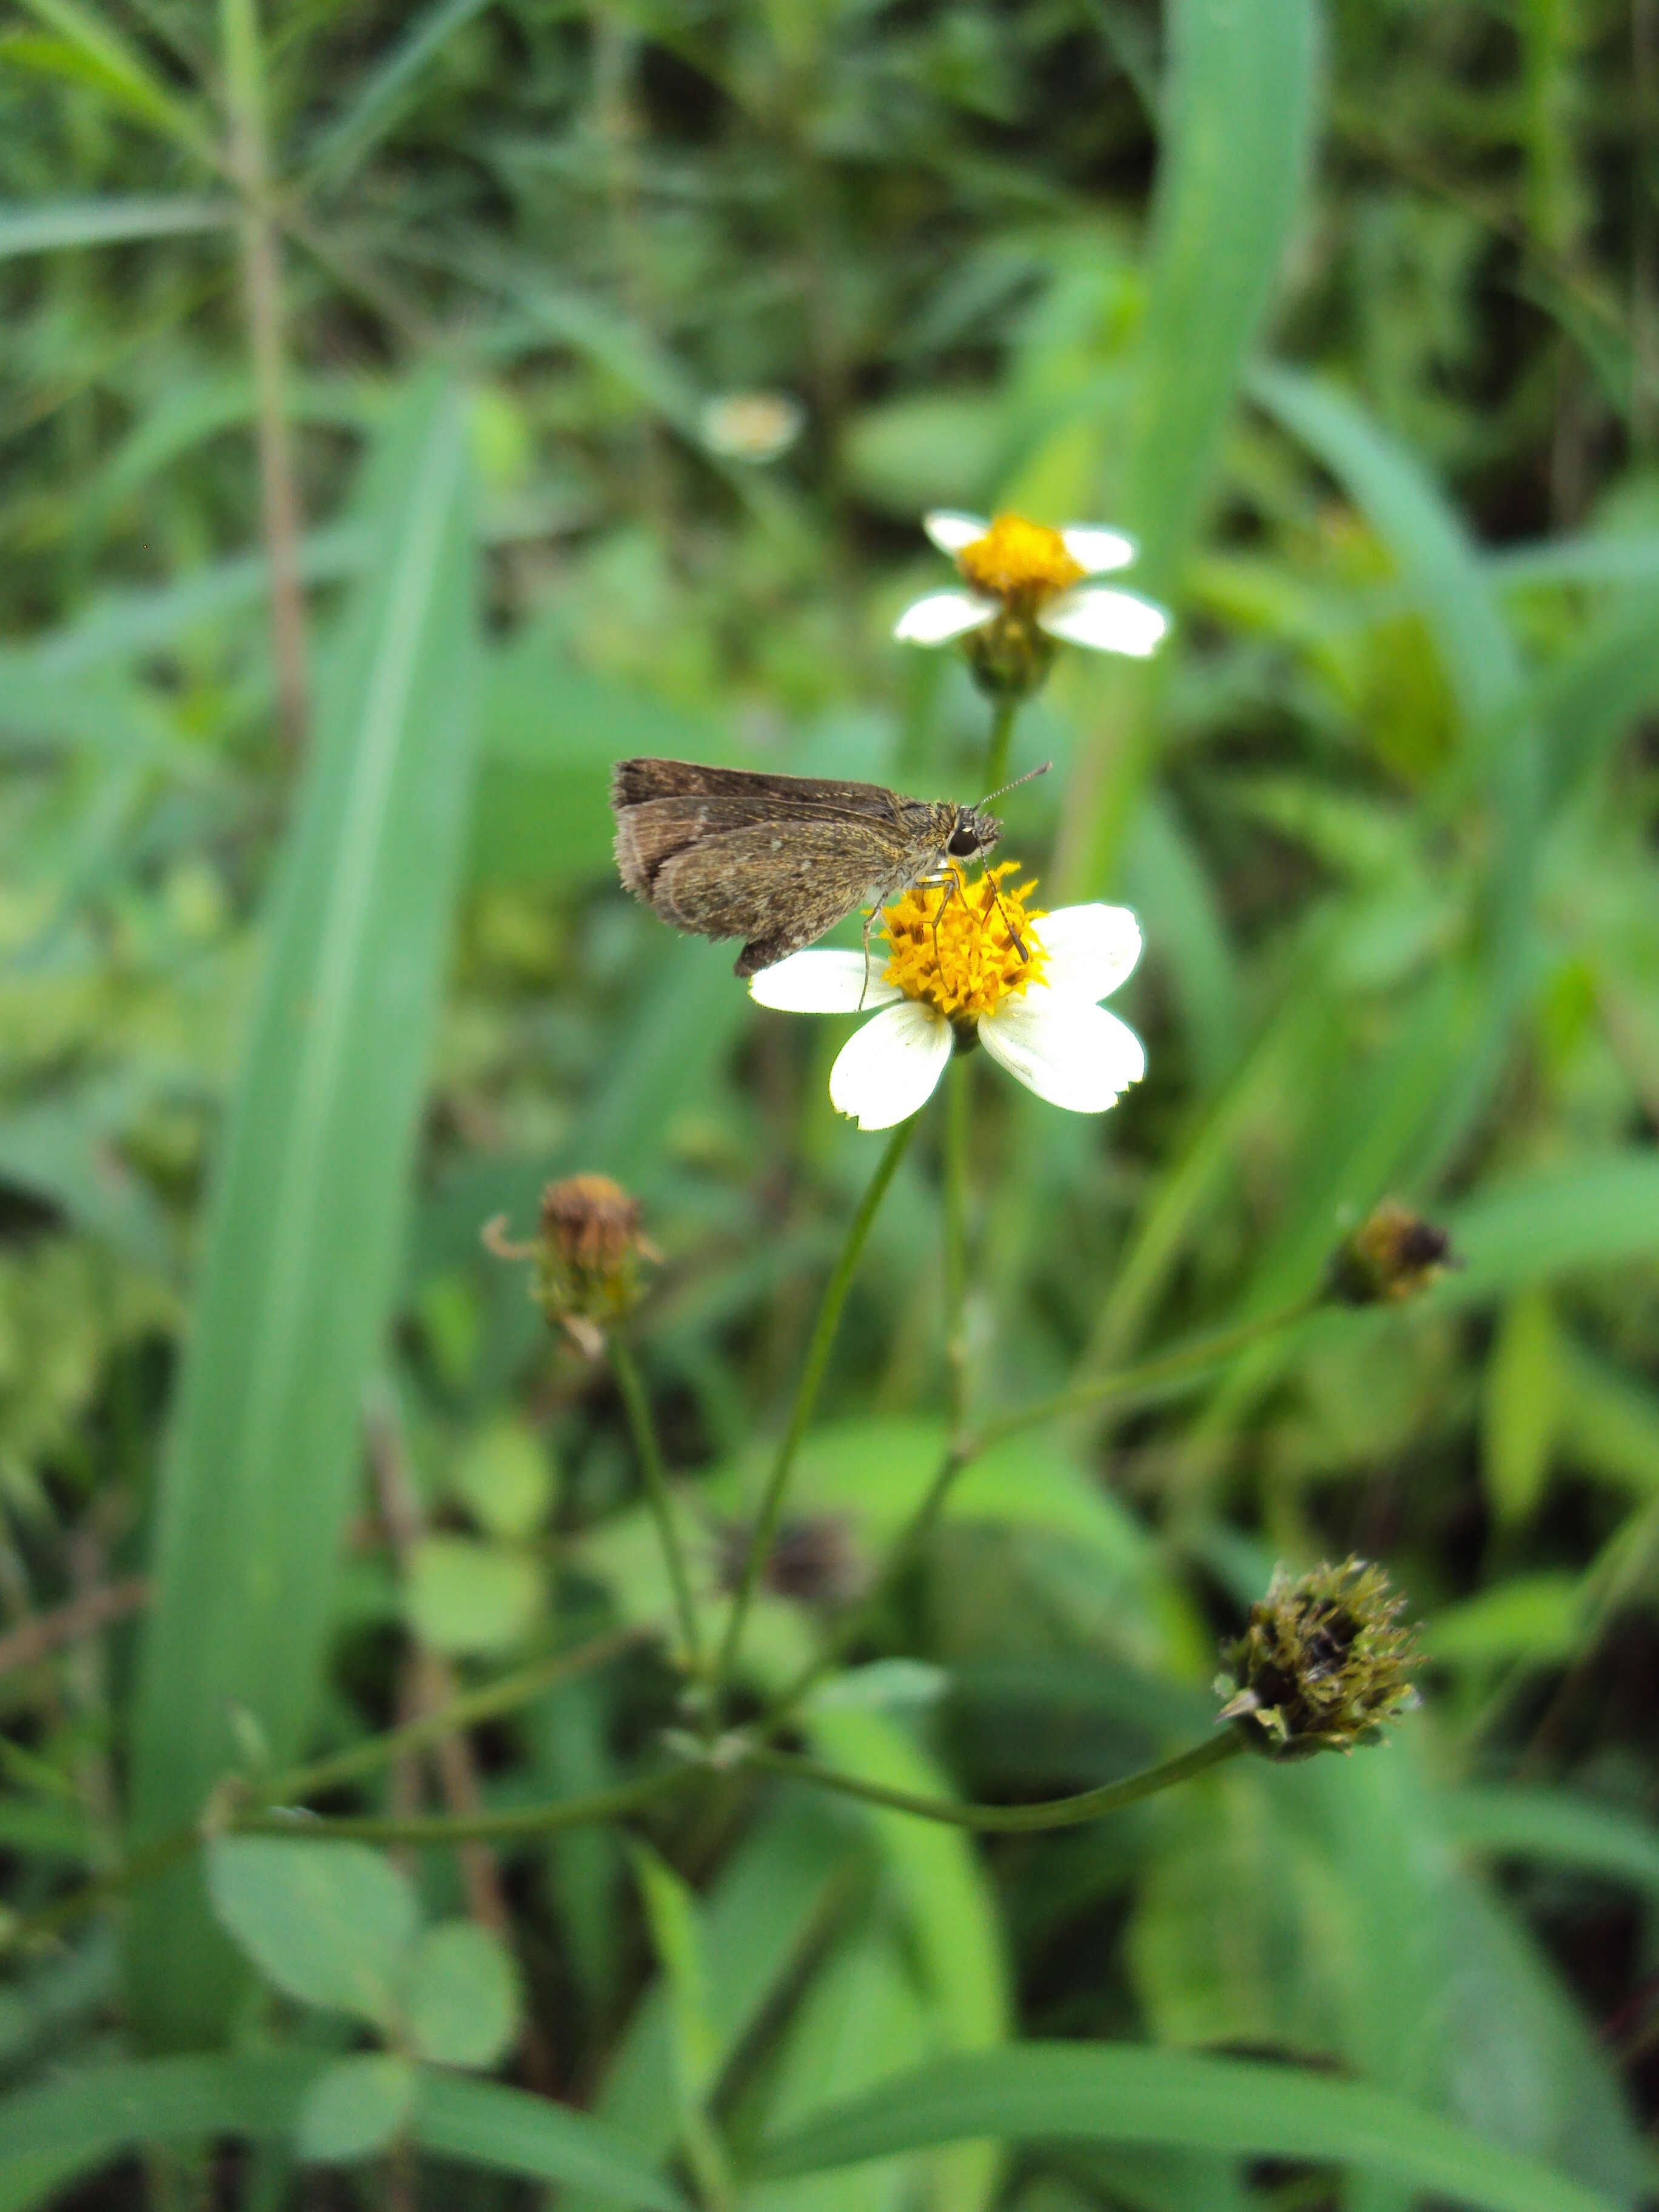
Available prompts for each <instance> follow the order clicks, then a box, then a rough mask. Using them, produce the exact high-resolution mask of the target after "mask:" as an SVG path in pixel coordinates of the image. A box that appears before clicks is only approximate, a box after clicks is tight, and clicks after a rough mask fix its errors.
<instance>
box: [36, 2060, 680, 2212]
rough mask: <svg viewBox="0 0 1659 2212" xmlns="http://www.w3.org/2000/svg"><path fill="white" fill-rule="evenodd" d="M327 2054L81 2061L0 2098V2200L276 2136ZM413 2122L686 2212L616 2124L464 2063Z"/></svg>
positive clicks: (607, 2191) (529, 2173)
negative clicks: (142, 2160)
mask: <svg viewBox="0 0 1659 2212" xmlns="http://www.w3.org/2000/svg"><path fill="white" fill-rule="evenodd" d="M325 2065H326V2061H320V2060H319V2059H318V2058H317V2057H314V2056H313V2055H311V2054H310V2053H304V2054H302V2053H301V2052H298V2051H266V2052H262V2053H260V2054H259V2055H258V2057H207V2058H200V2057H191V2058H152V2059H143V2060H138V2061H137V2062H127V2061H123V2062H120V2063H116V2064H113V2065H108V2066H99V2067H93V2068H88V2069H87V2070H86V2071H85V2072H83V2073H80V2074H75V2075H68V2076H66V2077H65V2078H64V2079H63V2080H61V2081H52V2082H49V2083H48V2084H47V2085H46V2087H43V2088H37V2089H24V2090H20V2091H18V2092H16V2093H14V2094H13V2095H12V2096H10V2097H9V2098H7V2099H5V2100H3V2101H0V2199H3V2201H5V2202H6V2203H9V2204H10V2205H11V2207H12V2208H13V2212H27V2208H28V2207H29V2206H30V2205H32V2204H33V2203H41V2204H42V2205H44V2204H45V2203H46V2196H45V2195H44V2194H43V2195H42V2196H40V2197H30V2196H29V2195H28V2194H27V2190H28V2189H29V2188H30V2187H32V2186H33V2185H36V2184H37V2183H38V2184H39V2185H40V2186H41V2188H42V2189H43V2191H49V2190H52V2189H54V2188H57V2187H61V2186H62V2185H64V2183H66V2182H68V2181H70V2180H72V2179H75V2178H76V2176H77V2175H82V2174H90V2173H95V2172H97V2171H98V2169H99V2168H100V2166H103V2165H105V2164H106V2163H107V2161H108V2160H111V2159H112V2158H115V2157H117V2156H118V2155H119V2154H121V2153H122V2152H124V2151H127V2150H131V2149H137V2148H142V2147H143V2146H144V2145H146V2144H149V2143H197V2142H213V2141H216V2140H218V2139H221V2138H224V2137H235V2136H246V2137H250V2138H252V2139H253V2140H256V2141H259V2140H264V2141H270V2140H273V2139H276V2140H282V2141H286V2140H287V2139H289V2137H290V2136H291V2135H292V2133H293V2130H294V2124H295V2119H296V2118H297V2116H298V2113H299V2111H300V2108H301V2103H302V2101H303V2100H304V2098H305V2096H306V2093H307V2091H308V2090H309V2089H310V2087H311V2086H312V2084H313V2082H314V2081H316V2080H317V2078H318V2076H319V2074H321V2073H322V2072H323V2071H324V2069H325ZM412 2133H413V2136H414V2138H415V2141H416V2142H417V2143H418V2144H419V2145H420V2146H421V2147H422V2149H425V2150H428V2151H430V2152H431V2153H432V2154H433V2155H434V2156H435V2157H438V2158H448V2159H453V2160H457V2161H458V2162H459V2163H460V2164H462V2165H466V2166H482V2167H483V2168H484V2169H486V2170H487V2171H488V2172H494V2173H508V2174H516V2175H519V2176H520V2177H521V2178H522V2179H526V2180H530V2181H552V2182H558V2183H560V2184H562V2185H566V2186H568V2187H572V2188H578V2189H581V2190H583V2191H587V2192H589V2194H590V2195H591V2196H592V2197H597V2198H599V2199H601V2200H602V2201H604V2202H605V2203H622V2204H631V2205H639V2206H641V2207H643V2208H644V2212H687V2208H686V2203H685V2200H684V2197H682V2196H681V2195H680V2194H679V2192H678V2190H676V2189H675V2188H674V2187H673V2185H671V2183H670V2182H668V2181H666V2180H665V2179H663V2177H662V2176H661V2175H660V2174H659V2173H658V2172H655V2170H654V2169H653V2167H652V2166H651V2165H650V2164H649V2163H648V2161H647V2160H646V2159H645V2158H644V2157H642V2156H641V2154H640V2153H639V2152H638V2151H637V2150H636V2149H635V2148H634V2147H633V2145H632V2144H631V2143H630V2142H628V2141H627V2139H626V2138H625V2137H623V2136H619V2135H617V2133H616V2132H615V2131H614V2130H611V2129H610V2128H607V2127H605V2126H603V2125H602V2124H600V2123H599V2121H597V2120H592V2119H590V2118H588V2117H587V2115H586V2113H585V2112H573V2111H572V2110H571V2109H570V2108H569V2107H568V2106H564V2105H556V2104H554V2103H552V2102H551V2101H550V2100H548V2099H546V2098H544V2097H532V2096H531V2095H530V2094H528V2093H527V2092H526V2091H525V2090H522V2089H508V2088H503V2087H500V2086H499V2085H498V2084H496V2083H495V2082H489V2081H469V2080H468V2079H467V2078H466V2077H465V2075H453V2074H430V2075H427V2076H426V2077H425V2078H424V2080H423V2081H422V2089H421V2095H420V2097H419V2100H418V2101H417V2104H416V2111H415V2114H414V2118H413V2124H412Z"/></svg>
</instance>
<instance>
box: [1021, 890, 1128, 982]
mask: <svg viewBox="0 0 1659 2212" xmlns="http://www.w3.org/2000/svg"><path fill="white" fill-rule="evenodd" d="M1034 926H1035V927H1036V934H1037V941H1038V943H1039V944H1040V945H1042V949H1043V951H1045V952H1046V953H1047V954H1048V969H1047V971H1046V973H1045V975H1044V978H1043V980H1044V981H1046V982H1047V984H1048V987H1049V989H1050V990H1051V991H1058V992H1059V993H1060V994H1061V995H1062V996H1063V997H1065V998H1069V999H1087V1000H1091V1001H1093V1000H1096V999H1105V998H1109V997H1110V995H1111V994H1112V993H1113V992H1114V991H1115V990H1116V988H1117V987H1118V985H1119V984H1120V983H1121V981H1123V979H1124V977H1125V976H1126V975H1129V974H1131V973H1132V972H1133V968H1134V964H1135V963H1136V961H1137V960H1139V957H1140V924H1139V922H1138V921H1136V920H1135V918H1134V916H1133V915H1132V914H1131V913H1130V911H1129V909H1128V908H1127V906H1062V907H1056V908H1055V909H1054V912H1053V913H1052V914H1045V915H1043V917H1042V920H1041V921H1039V922H1037V923H1036V924H1035V925H1034Z"/></svg>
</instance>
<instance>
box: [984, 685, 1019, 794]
mask: <svg viewBox="0 0 1659 2212" xmlns="http://www.w3.org/2000/svg"><path fill="white" fill-rule="evenodd" d="M1018 712H1019V702H1018V699H999V700H998V701H997V703H996V707H995V708H994V711H993V714H992V716H991V742H990V744H989V746H988V747H987V750H986V755H985V789H986V792H987V795H988V794H989V793H992V792H994V791H1000V790H1001V788H1002V787H1003V785H1004V784H1005V783H1006V782H1007V781H1008V753H1009V750H1010V748H1011V747H1012V744H1013V741H1014V717H1015V715H1016V714H1018Z"/></svg>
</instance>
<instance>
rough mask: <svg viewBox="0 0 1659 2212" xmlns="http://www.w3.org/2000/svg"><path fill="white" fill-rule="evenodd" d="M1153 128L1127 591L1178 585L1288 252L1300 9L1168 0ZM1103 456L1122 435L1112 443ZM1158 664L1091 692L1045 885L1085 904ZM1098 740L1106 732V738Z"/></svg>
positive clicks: (1299, 116) (1302, 77)
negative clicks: (1134, 541) (1083, 739)
mask: <svg viewBox="0 0 1659 2212" xmlns="http://www.w3.org/2000/svg"><path fill="white" fill-rule="evenodd" d="M1164 21H1165V30H1166V40H1167V46H1168V55H1169V60H1168V67H1167V72H1166V82H1165V85H1164V100H1163V116H1164V137H1163V143H1162V146H1161V149H1160V153H1159V160H1158V185H1157V192H1156V197H1155V200H1154V203H1153V209H1152V247H1151V267H1150V270H1149V274H1148V278H1147V297H1146V315H1145V321H1144V325H1143V329H1142V334H1141V342H1140V347H1139V355H1138V357H1137V362H1136V368H1135V379H1136V383H1135V397H1134V400H1133V404H1132V406H1131V408H1130V410H1129V420H1128V424H1127V460H1126V463H1125V466H1124V471H1123V476H1122V479H1121V484H1119V485H1118V486H1117V487H1116V490H1117V497H1116V498H1115V501H1113V502H1112V508H1113V519H1114V520H1117V521H1121V522H1122V523H1124V524H1126V525H1127V527H1128V528H1129V529H1130V530H1132V531H1133V532H1134V533H1135V535H1136V537H1137V538H1139V542H1140V547H1141V558H1140V562H1139V566H1138V568H1137V569H1136V572H1135V581H1136V582H1137V584H1138V585H1139V586H1141V587H1142V588H1143V589H1145V590H1146V591H1149V592H1152V594H1153V596H1154V597H1157V596H1158V595H1160V594H1163V595H1173V594H1175V593H1176V592H1178V591H1179V588H1180V585H1181V580H1182V568H1183V566H1184V564H1185V562H1186V561H1187V558H1188V554H1189V552H1190V550H1191V548H1192V544H1193V541H1194V537H1195V536H1196V533H1197V531H1198V528H1199V526H1200V520H1201V519H1202V515H1203V511H1204V507H1205V504H1206V501H1207V500H1208V499H1209V498H1210V497H1211V496H1212V493H1213V490H1214V486H1215V477H1216V459H1217V455H1218V452H1219V449H1220V445H1221V441H1222V437H1223V435H1224V433H1225V428H1226V425H1227V422H1228V418H1229V416H1230V415H1231V411H1232V408H1233V405H1234V402H1235V400H1236V398H1237V393H1238V389H1239V384H1240V380H1241V378H1242V377H1243V374H1244V370H1245V366H1246V364H1247V362H1249V357H1250V355H1251V354H1252V352H1253V351H1254V349H1255V344H1256V342H1257V338H1258V337H1259V335H1260V333H1261V327H1262V324H1263V322H1264V319H1265V318H1266V316H1267V310H1268V307H1269V305H1270V303H1271V301H1272V298H1273V289H1274V287H1275V285H1276V283H1277V281H1278V276H1279V269H1280V266H1281V264H1282V263H1283V261H1284V258H1285V247H1286V245H1287V243H1288V240H1289V238H1290V234H1291V227H1292V224H1293V222H1294V221H1295V217H1296V212H1297V205H1298V203H1299V199H1300V196H1301V191H1302V185H1303V180H1304V175H1305V173H1306V168H1307V159H1308V149H1309V145H1310V138H1311V132H1312V125H1313V118H1314V107H1315V47H1316V42H1315V21H1314V11H1313V8H1312V6H1311V4H1310V0H1278V4H1275V5H1274V6H1273V7H1268V8H1257V7H1239V6H1237V5H1235V4H1234V0H1170V4H1169V6H1168V7H1167V8H1166V9H1165V11H1164ZM1112 442H1113V443H1114V444H1115V443H1116V442H1117V440H1116V439H1115V438H1114V439H1113V441H1112ZM1168 658H1169V654H1168V653H1167V651H1166V653H1164V654H1163V655H1161V656H1160V658H1159V659H1158V661H1155V662H1153V663H1152V665H1151V667H1150V670H1146V669H1141V668H1139V667H1134V668H1125V667H1122V666H1119V667H1117V668H1115V669H1113V670H1111V671H1108V672H1107V673H1105V674H1103V675H1102V676H1101V677H1100V678H1097V679H1094V680H1092V681H1090V682H1089V683H1088V684H1087V686H1086V689H1087V701H1088V703H1087V707H1086V710H1085V711H1086V712H1087V715H1088V721H1087V725H1086V726H1088V727H1090V728H1091V729H1092V730H1094V731H1096V732H1099V733H1100V734H1099V735H1097V736H1096V737H1095V738H1093V739H1092V741H1091V744H1089V746H1088V747H1087V749H1086V750H1085V749H1082V748H1080V749H1079V752H1078V754H1077V756H1076V757H1075V762H1074V768H1073V789H1072V800H1073V805H1072V810H1071V812H1070V815H1069V817H1068V822H1067V825H1066V829H1065V831H1064V833H1063V835H1062V839H1061V844H1060V850H1059V852H1058V853H1057V854H1056V856H1055V863H1054V875H1055V878H1057V879H1058V881H1059V882H1060V884H1062V885H1063V886H1064V887H1065V889H1066V892H1067V893H1068V895H1076V896H1085V895H1087V896H1094V895H1095V893H1096V892H1097V890H1098V889H1099V887H1100V886H1101V885H1102V884H1103V883H1104V882H1105V881H1106V880H1107V879H1108V878H1109V876H1110V874H1111V872H1112V869H1113V866H1114V864H1115V860H1116V858H1117V856H1118V854H1120V853H1121V850H1122V849H1123V847H1124V844H1125V842H1126V839H1127V834H1128V829H1129V825H1130V823H1132V821H1133V817H1134V814H1135V811H1136V808H1137V806H1138V804H1139V799H1140V795H1141V793H1142V791H1143V789H1144V787H1145V785H1146V781H1147V775H1148V771H1149V769H1150V767H1151V761H1152V744H1153V738H1152V719H1153V700H1154V698H1155V696H1156V694H1157V692H1158V687H1159V685H1160V684H1161V683H1162V681H1163V677H1162V673H1161V671H1162V668H1163V666H1164V664H1165V663H1166V662H1167V660H1168ZM1107 732H1109V733H1110V734H1109V735H1107V734H1106V733H1107Z"/></svg>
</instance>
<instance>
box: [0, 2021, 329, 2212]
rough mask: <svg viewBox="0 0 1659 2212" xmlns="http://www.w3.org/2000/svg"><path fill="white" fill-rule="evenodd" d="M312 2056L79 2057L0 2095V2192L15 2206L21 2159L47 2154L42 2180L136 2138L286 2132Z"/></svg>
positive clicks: (65, 2175) (20, 2192)
mask: <svg viewBox="0 0 1659 2212" xmlns="http://www.w3.org/2000/svg"><path fill="white" fill-rule="evenodd" d="M319 2070H320V2065H319V2060H318V2059H317V2058H316V2057H313V2056H312V2055H310V2054H308V2053H301V2052H299V2051H262V2052H260V2053H259V2054H258V2056H257V2057H244V2056H240V2055H239V2056H236V2057H211V2058H201V2057H190V2058H153V2059H145V2060H139V2061H137V2062H136V2063H135V2062H132V2061H130V2060H122V2061H120V2062H118V2063H115V2064H112V2065H107V2066H94V2067H89V2068H88V2069H86V2070H85V2071H83V2072H80V2073H76V2074H70V2075H65V2076H64V2078H62V2079H61V2080H58V2081H48V2082H46V2084H44V2085H43V2086H42V2087H39V2088H32V2089H21V2090H18V2091H16V2092H15V2093H14V2094H13V2095H11V2096H9V2097H8V2098H6V2099H5V2100H3V2101H0V2198H3V2199H4V2201H6V2202H8V2203H10V2204H12V2205H13V2206H14V2207H15V2208H16V2212H22V2208H23V2207H24V2206H25V2205H26V2204H27V2203H30V2202H32V2201H39V2202H41V2203H45V2202H46V2193H45V2192H44V2191H43V2193H42V2196H41V2197H40V2199H39V2200H33V2199H31V2197H29V2196H28V2195H27V2193H25V2191H24V2189H23V2187H22V2186H21V2185H22V2184H24V2183H25V2182H26V2180H27V2173H28V2171H29V2169H30V2162H31V2161H38V2162H40V2171H41V2172H46V2171H48V2168H47V2166H46V2161H52V2166H51V2167H50V2172H51V2173H52V2183H51V2184H50V2185H48V2186H52V2185H56V2186H59V2187H61V2186H63V2185H64V2184H66V2183H68V2182H69V2181H70V2180H72V2179H75V2178H76V2176H77V2175H81V2174H88V2173H95V2172H97V2170H98V2168H99V2167H100V2166H103V2165H104V2164H106V2161H107V2160H110V2159H112V2158H115V2157H117V2156H118V2155H119V2154H120V2153H121V2152H123V2151H125V2150H130V2149H132V2148H136V2147H137V2146H138V2145H140V2144H143V2143H170V2142H210V2141H212V2140H213V2139H215V2138H216V2137H220V2136H256V2137H261V2136H287V2135H288V2134H289V2131H290V2130H291V2129H292V2128H293V2125H294V2120H295V2113H296V2112H298V2110H299V2107H300V2103H301V2099H302V2097H303V2096H304V2094H305V2093H306V2091H307V2088H308V2087H310V2085H311V2083H312V2082H313V2081H314V2080H315V2078H316V2076H317V2075H318V2073H319Z"/></svg>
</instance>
